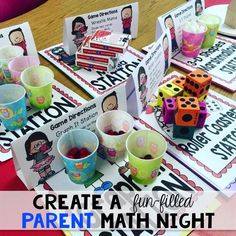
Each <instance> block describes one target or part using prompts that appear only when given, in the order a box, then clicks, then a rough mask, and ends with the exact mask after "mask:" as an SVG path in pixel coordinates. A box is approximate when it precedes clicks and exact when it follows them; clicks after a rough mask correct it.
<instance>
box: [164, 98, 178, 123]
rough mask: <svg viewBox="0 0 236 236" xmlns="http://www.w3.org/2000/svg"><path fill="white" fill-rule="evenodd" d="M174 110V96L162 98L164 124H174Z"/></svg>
mask: <svg viewBox="0 0 236 236" xmlns="http://www.w3.org/2000/svg"><path fill="white" fill-rule="evenodd" d="M175 111H176V98H164V102H163V107H162V115H163V120H164V123H165V124H174V122H175Z"/></svg>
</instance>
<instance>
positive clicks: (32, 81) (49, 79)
mask: <svg viewBox="0 0 236 236" xmlns="http://www.w3.org/2000/svg"><path fill="white" fill-rule="evenodd" d="M53 79H54V73H53V71H52V70H51V69H49V68H48V67H46V66H32V67H29V68H27V69H25V70H24V71H23V72H22V73H21V82H22V84H23V85H24V87H25V89H26V91H27V95H28V99H29V102H30V104H31V105H32V106H34V107H35V108H38V109H46V108H48V107H49V106H50V105H51V102H52V83H53Z"/></svg>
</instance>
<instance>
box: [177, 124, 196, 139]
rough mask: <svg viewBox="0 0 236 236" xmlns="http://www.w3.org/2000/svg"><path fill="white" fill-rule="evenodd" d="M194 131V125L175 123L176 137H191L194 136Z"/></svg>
mask: <svg viewBox="0 0 236 236" xmlns="http://www.w3.org/2000/svg"><path fill="white" fill-rule="evenodd" d="M194 131H195V127H194V126H179V125H175V124H174V128H173V136H174V138H183V139H191V138H193V135H194Z"/></svg>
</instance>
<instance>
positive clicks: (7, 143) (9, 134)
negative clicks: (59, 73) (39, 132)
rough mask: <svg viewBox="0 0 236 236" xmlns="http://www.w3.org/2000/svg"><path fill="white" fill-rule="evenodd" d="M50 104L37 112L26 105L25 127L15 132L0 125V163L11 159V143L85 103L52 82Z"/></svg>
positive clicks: (55, 82) (77, 96) (63, 87)
mask: <svg viewBox="0 0 236 236" xmlns="http://www.w3.org/2000/svg"><path fill="white" fill-rule="evenodd" d="M52 88H53V89H52V95H53V98H52V104H51V106H50V107H49V108H47V109H45V110H37V109H35V108H33V107H31V106H30V104H29V103H28V104H27V114H28V122H27V124H26V126H25V127H23V128H22V129H19V130H15V131H9V130H6V129H5V128H4V126H3V125H2V123H0V161H1V162H2V161H6V160H8V159H10V158H12V152H11V142H13V141H14V140H16V139H18V138H20V137H22V136H23V135H26V134H28V133H30V132H33V131H34V130H36V129H37V128H39V127H41V126H43V125H45V124H47V123H49V122H51V121H52V120H55V119H58V118H59V117H61V116H62V115H64V114H66V113H68V112H69V111H71V110H72V109H74V108H75V107H77V106H80V105H81V104H84V103H85V102H86V101H85V100H84V99H83V98H81V97H80V96H79V95H77V94H76V93H74V92H73V91H71V90H70V89H68V88H66V87H65V86H64V85H63V84H61V83H59V82H57V81H56V80H54V82H53V87H52Z"/></svg>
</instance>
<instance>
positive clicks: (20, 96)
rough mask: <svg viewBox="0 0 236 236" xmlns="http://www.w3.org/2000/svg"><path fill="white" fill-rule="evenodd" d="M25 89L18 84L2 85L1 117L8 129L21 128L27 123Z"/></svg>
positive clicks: (0, 97)
mask: <svg viewBox="0 0 236 236" xmlns="http://www.w3.org/2000/svg"><path fill="white" fill-rule="evenodd" d="M25 93H26V91H25V89H24V87H23V86H20V85H17V84H3V85H1V86H0V119H1V121H2V123H3V125H4V126H5V128H6V129H8V130H11V131H12V130H16V129H20V128H22V127H23V126H25V125H26V123H27V111H26V98H25Z"/></svg>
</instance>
